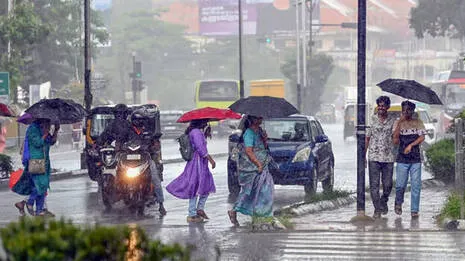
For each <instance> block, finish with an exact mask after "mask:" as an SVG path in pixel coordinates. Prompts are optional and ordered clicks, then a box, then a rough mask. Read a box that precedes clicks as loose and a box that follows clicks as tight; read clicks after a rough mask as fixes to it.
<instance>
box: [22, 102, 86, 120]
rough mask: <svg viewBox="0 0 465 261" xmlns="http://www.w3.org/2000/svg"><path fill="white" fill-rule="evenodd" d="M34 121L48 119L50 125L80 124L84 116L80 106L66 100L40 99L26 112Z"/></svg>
mask: <svg viewBox="0 0 465 261" xmlns="http://www.w3.org/2000/svg"><path fill="white" fill-rule="evenodd" d="M25 112H26V113H29V114H30V115H31V116H32V118H34V119H49V120H51V121H52V123H61V124H71V123H76V122H80V121H81V120H82V119H83V118H84V117H85V116H86V110H85V109H84V107H82V105H81V104H78V103H75V102H74V101H73V100H68V99H59V98H55V99H42V100H40V101H38V102H37V103H35V104H33V105H32V106H31V107H29V108H28V109H27V110H26V111H25Z"/></svg>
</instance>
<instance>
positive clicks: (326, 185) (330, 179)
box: [321, 162, 334, 193]
mask: <svg viewBox="0 0 465 261" xmlns="http://www.w3.org/2000/svg"><path fill="white" fill-rule="evenodd" d="M329 165H330V166H329V168H328V176H327V177H326V179H325V180H323V181H322V182H321V185H323V192H325V193H327V192H331V191H333V188H334V164H333V163H332V162H330V164H329Z"/></svg>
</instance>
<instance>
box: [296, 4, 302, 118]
mask: <svg viewBox="0 0 465 261" xmlns="http://www.w3.org/2000/svg"><path fill="white" fill-rule="evenodd" d="M295 43H296V44H295V46H296V59H295V61H296V67H297V108H298V109H299V111H302V88H301V86H300V19H299V0H296V2H295Z"/></svg>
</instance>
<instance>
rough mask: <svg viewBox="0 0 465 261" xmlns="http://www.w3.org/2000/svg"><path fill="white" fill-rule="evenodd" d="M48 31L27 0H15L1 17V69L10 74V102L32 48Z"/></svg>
mask: <svg viewBox="0 0 465 261" xmlns="http://www.w3.org/2000/svg"><path fill="white" fill-rule="evenodd" d="M49 32H50V28H49V27H48V26H47V25H45V24H44V23H43V22H42V21H41V19H40V17H39V16H37V14H36V13H35V12H34V6H33V4H32V3H29V2H27V1H24V2H23V1H17V2H16V5H15V7H14V9H13V12H12V13H11V14H10V15H7V16H2V17H0V70H1V71H7V72H9V73H10V93H11V96H12V99H13V101H15V102H16V101H17V95H16V93H17V86H18V85H20V84H21V82H22V80H23V79H24V78H25V77H24V76H25V70H26V68H27V67H28V66H29V65H30V63H31V60H32V53H33V48H34V47H35V46H36V45H37V44H40V43H41V42H43V41H44V40H45V38H46V36H47V34H48V33H49ZM8 43H10V50H9V51H8Z"/></svg>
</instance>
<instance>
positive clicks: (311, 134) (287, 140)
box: [228, 115, 334, 195]
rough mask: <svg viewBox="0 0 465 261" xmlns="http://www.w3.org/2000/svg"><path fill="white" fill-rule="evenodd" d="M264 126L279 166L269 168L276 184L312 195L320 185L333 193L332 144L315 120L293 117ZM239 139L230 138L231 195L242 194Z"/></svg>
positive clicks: (238, 137)
mask: <svg viewBox="0 0 465 261" xmlns="http://www.w3.org/2000/svg"><path fill="white" fill-rule="evenodd" d="M241 125H242V123H241ZM262 126H263V128H264V129H265V130H266V132H267V134H268V147H269V150H270V154H271V156H272V158H273V159H274V162H275V163H276V164H271V165H270V172H271V174H272V176H273V180H274V183H275V184H280V185H303V186H304V190H305V193H306V194H309V195H312V194H314V193H315V192H316V189H317V184H318V182H321V183H322V184H323V190H324V191H331V190H332V189H333V184H334V154H333V151H332V145H331V141H330V140H329V138H328V136H326V134H325V133H324V131H323V128H322V127H321V125H320V123H319V122H318V121H317V120H316V119H315V118H314V117H311V116H305V115H292V116H288V117H284V118H273V119H266V120H264V121H263V124H262ZM240 135H241V134H233V135H231V136H230V137H229V157H228V188H229V192H230V193H231V194H236V193H238V192H239V190H240V187H239V182H238V174H237V159H238V153H239V151H238V146H237V145H238V143H239V142H240Z"/></svg>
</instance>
